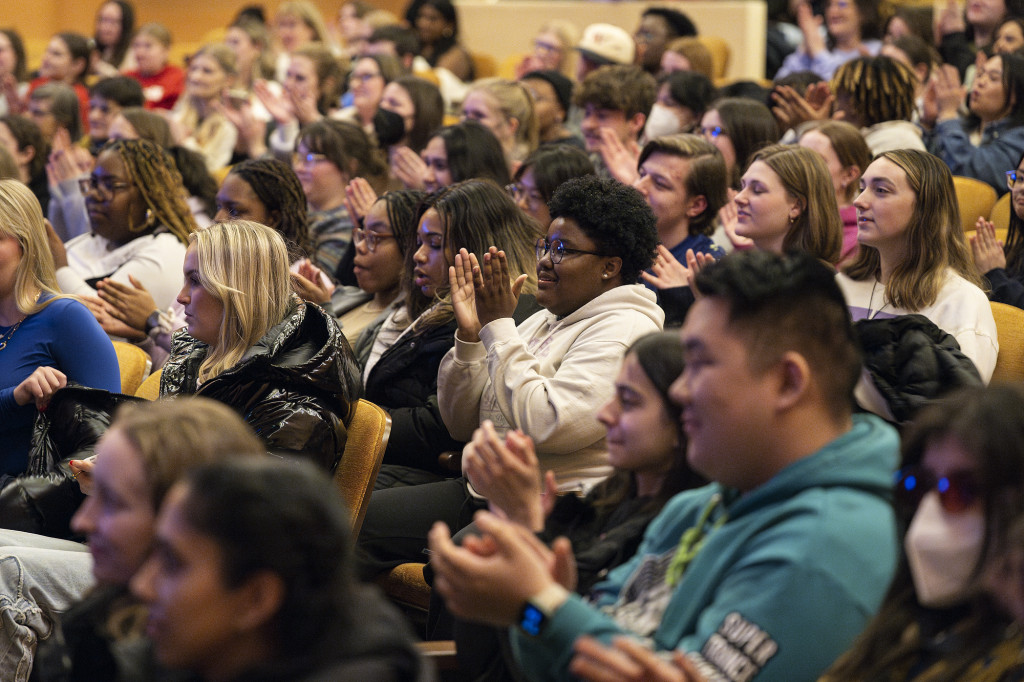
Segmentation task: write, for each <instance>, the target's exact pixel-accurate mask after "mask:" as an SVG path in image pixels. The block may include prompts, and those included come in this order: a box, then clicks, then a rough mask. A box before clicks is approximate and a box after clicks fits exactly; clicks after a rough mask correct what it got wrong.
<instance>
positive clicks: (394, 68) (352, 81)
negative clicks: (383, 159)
mask: <svg viewBox="0 0 1024 682" xmlns="http://www.w3.org/2000/svg"><path fill="white" fill-rule="evenodd" d="M401 75H402V67H401V65H400V64H399V63H398V59H397V58H396V57H391V56H388V55H373V56H363V57H359V58H358V59H356V61H355V63H354V64H353V65H352V71H350V72H349V74H348V88H349V93H350V94H351V95H352V104H351V105H350V106H349V107H346V108H344V109H342V110H341V111H340V112H338V115H339V117H343V118H344V119H345V120H348V121H350V122H351V123H355V124H357V125H359V126H361V127H362V129H363V132H365V133H366V134H367V135H370V136H371V137H373V139H376V135H375V132H374V127H373V122H374V117H375V116H376V114H377V111H378V109H379V108H380V102H381V99H382V98H383V96H384V88H385V87H386V86H387V84H388V83H390V82H391V81H393V80H394V79H396V78H398V77H399V76H401Z"/></svg>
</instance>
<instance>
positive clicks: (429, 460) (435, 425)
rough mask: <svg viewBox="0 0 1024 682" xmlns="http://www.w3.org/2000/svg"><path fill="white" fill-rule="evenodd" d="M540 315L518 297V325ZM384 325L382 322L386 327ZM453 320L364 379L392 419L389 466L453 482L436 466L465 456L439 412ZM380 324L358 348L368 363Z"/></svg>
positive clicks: (407, 344)
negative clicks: (446, 457) (451, 454)
mask: <svg viewBox="0 0 1024 682" xmlns="http://www.w3.org/2000/svg"><path fill="white" fill-rule="evenodd" d="M538 310H540V307H539V306H538V305H537V299H536V298H535V297H534V296H533V295H531V294H523V295H521V296H520V297H519V303H518V305H517V306H516V309H515V312H514V313H513V315H512V317H513V318H514V319H515V321H516V324H519V323H520V322H522V321H523V320H525V319H526V318H527V317H529V316H530V315H532V314H534V313H535V312H537V311H538ZM382 321H383V320H380V321H378V322H382ZM457 326H458V325H457V324H456V323H455V320H454V319H453V320H451V321H450V322H448V323H447V324H443V325H440V326H437V327H433V328H431V329H426V330H423V331H419V332H417V331H411V332H409V333H408V334H406V335H405V336H403V337H402V338H400V339H399V340H398V341H396V342H395V344H394V345H393V346H391V347H390V348H388V349H387V350H386V351H384V353H383V354H382V355H381V356H380V359H379V360H378V361H377V364H375V365H374V366H373V369H371V370H370V374H369V376H368V377H367V378H366V399H367V400H369V401H370V402H372V403H376V404H377V405H380V406H381V407H383V408H384V409H386V410H387V411H388V413H389V414H390V415H391V437H390V439H389V440H388V448H387V450H386V451H385V452H384V463H385V464H400V465H403V466H409V467H415V468H417V469H424V470H426V471H430V472H433V473H435V474H438V475H440V476H451V475H452V472H451V471H450V470H448V469H445V468H443V467H442V466H441V465H440V464H439V463H438V461H437V457H438V455H440V454H441V453H443V452H448V451H451V450H459V451H461V450H462V446H463V443H462V442H461V441H458V440H455V439H454V438H452V437H451V435H450V434H449V433H448V427H447V426H445V425H444V421H443V420H442V419H441V410H440V409H438V406H437V370H438V368H439V367H440V366H441V360H442V359H444V356H445V354H446V353H447V352H448V351H449V350H451V348H452V346H454V345H455V330H456V328H457ZM379 330H380V324H379V323H378V324H375V326H374V327H373V328H368V329H367V330H366V331H364V333H363V335H362V336H360V338H359V341H358V342H357V344H356V346H357V347H358V348H360V350H361V352H360V360H362V361H363V362H365V358H366V357H368V356H369V353H370V349H371V348H372V347H373V338H375V337H376V333H377V331H379Z"/></svg>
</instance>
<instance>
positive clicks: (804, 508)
mask: <svg viewBox="0 0 1024 682" xmlns="http://www.w3.org/2000/svg"><path fill="white" fill-rule="evenodd" d="M697 286H698V287H699V289H700V291H701V293H702V297H701V298H700V299H699V300H698V301H697V303H696V304H695V305H694V307H693V309H692V310H691V311H690V315H689V316H688V317H687V319H686V324H685V325H684V326H683V329H682V339H683V347H684V355H685V360H686V368H685V370H684V371H683V374H682V375H681V376H680V378H679V379H678V380H677V381H676V383H675V384H673V387H672V397H673V398H674V399H675V401H676V402H677V403H678V404H679V405H680V407H681V408H682V414H683V423H684V429H685V432H686V435H687V438H688V440H689V443H688V449H687V459H688V461H689V462H690V464H691V466H693V468H694V469H696V470H697V471H699V472H701V473H702V474H704V475H705V476H707V477H708V478H710V479H711V480H713V481H714V482H713V483H711V484H710V485H708V486H706V487H704V488H700V489H698V490H694V491H689V492H685V493H681V494H680V495H678V496H676V497H675V498H673V500H671V501H670V502H669V503H668V505H666V507H665V508H664V510H663V511H662V512H661V514H659V515H658V517H657V518H655V520H654V521H653V522H652V523H651V525H650V526H649V527H648V530H647V533H646V535H645V537H644V541H643V544H642V545H641V547H640V549H639V551H638V552H637V554H636V555H635V556H634V557H633V558H632V559H630V560H629V561H627V562H626V563H625V564H623V565H622V566H619V567H618V568H616V569H614V570H613V571H611V572H610V573H609V574H608V578H607V580H606V581H604V582H603V583H599V584H598V585H597V586H596V587H595V588H594V591H593V592H592V594H591V596H590V602H589V603H587V602H584V601H583V600H581V599H579V598H577V597H574V596H571V595H570V594H569V591H568V590H567V589H566V588H567V587H571V586H572V584H573V580H574V577H575V575H574V574H575V570H574V568H573V565H572V557H571V548H569V546H568V542H567V541H565V540H564V539H562V540H559V541H556V543H555V545H554V547H553V549H548V548H547V547H545V546H544V545H542V544H541V543H540V542H539V541H538V540H537V539H536V538H535V537H534V536H533V535H532V534H531V533H529V532H528V531H527V530H525V529H523V528H522V527H519V526H515V525H514V524H511V523H509V522H507V521H503V520H501V519H498V518H497V517H495V516H494V515H491V514H487V513H481V514H479V515H478V516H477V525H478V527H479V528H480V530H481V531H482V533H483V535H482V537H479V538H473V539H472V540H470V539H467V540H466V541H465V543H464V545H463V546H462V547H456V546H455V545H454V544H452V542H451V540H450V538H449V536H448V533H447V529H445V528H444V527H443V526H442V525H441V524H438V525H437V526H436V527H435V528H434V529H433V530H432V531H431V536H430V546H431V549H432V550H433V555H432V558H431V563H432V565H433V566H434V570H435V575H436V578H435V583H434V584H435V587H436V588H437V589H438V590H439V592H440V593H441V595H442V596H444V598H445V599H446V600H447V602H448V606H449V608H450V609H451V611H452V612H453V613H455V614H456V615H457V616H459V617H461V618H464V619H475V620H480V621H485V622H489V623H494V624H499V625H508V626H514V625H519V628H513V630H512V633H511V634H512V644H513V648H514V650H515V651H516V655H517V658H518V661H519V663H520V664H521V665H522V667H523V669H524V671H525V673H526V676H527V677H529V678H530V679H545V680H547V679H551V680H559V679H567V677H568V676H569V673H570V672H572V673H573V674H575V675H578V676H582V677H584V678H586V679H602V675H603V676H604V677H605V678H607V679H620V678H617V677H616V676H615V674H614V672H615V671H616V668H615V666H616V661H619V660H620V659H621V656H618V654H620V653H621V648H622V647H621V645H619V649H620V651H613V650H610V649H608V648H605V647H604V646H601V645H596V646H595V642H593V641H590V640H584V642H585V643H579V644H577V639H579V638H580V637H581V636H585V635H586V636H590V637H594V638H597V639H598V640H601V642H603V643H604V644H605V645H607V644H608V643H609V642H611V640H612V638H613V637H616V636H619V635H624V634H625V635H632V636H635V637H640V638H643V639H644V641H645V642H647V643H648V644H649V645H651V646H652V648H655V649H659V650H673V649H676V650H679V651H681V652H685V653H686V656H687V659H688V660H687V661H685V662H684V665H685V666H686V667H687V668H689V670H688V671H687V676H686V679H705V678H706V679H715V680H736V681H738V680H744V681H746V680H751V679H754V678H756V679H757V680H759V681H762V682H763V681H764V680H805V679H816V678H817V677H818V675H819V674H820V673H821V672H822V671H823V670H824V669H825V668H826V667H827V666H828V665H829V664H830V663H831V662H832V661H833V660H834V659H835V658H836V657H837V656H838V655H839V654H840V653H841V652H842V651H844V650H845V649H846V648H847V647H848V646H849V645H850V644H851V642H852V641H853V639H854V637H856V635H857V634H858V633H859V632H860V630H861V629H862V628H863V626H864V624H865V623H866V622H867V619H868V618H869V617H870V616H871V614H872V613H873V612H874V610H875V609H876V608H877V607H878V605H879V603H880V602H881V599H882V596H883V594H884V593H885V590H886V588H887V587H888V584H889V580H890V579H891V577H892V574H893V570H894V568H895V564H896V557H897V551H898V548H897V540H896V528H895V519H894V514H893V511H892V508H891V505H890V501H889V495H890V490H891V487H892V472H893V469H894V468H895V466H896V463H897V446H898V440H897V436H896V433H895V431H894V430H893V429H892V428H891V427H889V426H887V425H886V424H884V423H883V422H881V421H880V420H878V419H876V418H875V417H872V416H859V415H858V416H856V417H854V416H852V414H851V412H852V405H853V387H854V385H855V384H856V382H857V378H858V377H859V375H860V366H861V362H860V355H859V352H858V349H857V344H856V341H855V338H854V334H853V330H852V327H851V324H850V318H849V314H848V313H847V311H846V304H845V301H844V299H843V296H842V293H841V292H840V291H839V288H838V286H837V285H836V283H835V281H834V274H833V273H832V272H831V271H830V269H828V268H826V267H825V266H823V265H821V264H820V263H818V262H817V261H816V260H815V259H814V258H813V257H811V256H808V255H794V256H788V257H783V256H777V255H773V254H770V253H767V252H748V253H742V254H737V255H733V256H730V257H727V258H725V259H723V260H722V261H721V262H720V263H718V264H717V265H715V266H714V267H711V268H707V269H706V270H704V271H702V272H701V274H700V275H699V276H698V278H697ZM574 644H575V645H576V646H577V648H578V649H583V650H586V652H587V653H586V655H578V656H577V657H576V660H573V648H574ZM570 664H571V668H570ZM679 672H682V671H681V670H680V671H679ZM622 679H624V678H622ZM637 679H639V678H637ZM644 679H648V678H644Z"/></svg>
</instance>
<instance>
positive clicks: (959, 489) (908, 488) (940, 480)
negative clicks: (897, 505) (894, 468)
mask: <svg viewBox="0 0 1024 682" xmlns="http://www.w3.org/2000/svg"><path fill="white" fill-rule="evenodd" d="M932 490H934V491H936V492H937V493H938V494H939V504H941V505H942V508H943V509H944V510H945V511H947V512H948V513H950V514H959V513H961V512H964V511H967V510H968V509H970V508H971V507H972V506H974V504H975V503H976V502H977V501H978V483H977V480H976V479H975V477H974V473H973V472H971V471H953V472H951V473H949V474H948V475H946V476H936V475H935V474H933V473H932V472H930V471H928V470H927V469H925V468H923V467H920V466H910V467H905V468H903V469H901V470H899V471H898V472H896V498H897V499H898V500H899V501H900V502H901V503H903V504H906V505H908V506H911V507H916V506H917V505H918V504H920V502H921V499H922V498H923V497H924V496H925V495H926V494H927V493H929V492H930V491H932Z"/></svg>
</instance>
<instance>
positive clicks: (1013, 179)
mask: <svg viewBox="0 0 1024 682" xmlns="http://www.w3.org/2000/svg"><path fill="white" fill-rule="evenodd" d="M1022 180H1024V171H1019V170H1012V171H1006V186H1007V187H1009V188H1010V189H1013V188H1014V185H1016V184H1017V183H1018V182H1020V181H1022Z"/></svg>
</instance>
